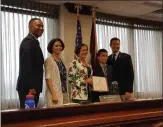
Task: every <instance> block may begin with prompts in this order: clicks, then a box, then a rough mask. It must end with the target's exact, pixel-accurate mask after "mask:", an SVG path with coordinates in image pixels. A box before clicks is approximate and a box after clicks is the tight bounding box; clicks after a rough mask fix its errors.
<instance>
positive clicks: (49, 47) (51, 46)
mask: <svg viewBox="0 0 163 127" xmlns="http://www.w3.org/2000/svg"><path fill="white" fill-rule="evenodd" d="M57 41H59V42H60V43H61V45H62V51H63V50H64V48H65V45H64V43H63V41H62V40H61V39H59V38H55V39H52V40H51V41H50V42H49V44H48V47H47V50H48V52H49V53H51V54H52V53H53V45H54V44H55V42H57Z"/></svg>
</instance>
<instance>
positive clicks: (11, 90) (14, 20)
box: [0, 9, 58, 110]
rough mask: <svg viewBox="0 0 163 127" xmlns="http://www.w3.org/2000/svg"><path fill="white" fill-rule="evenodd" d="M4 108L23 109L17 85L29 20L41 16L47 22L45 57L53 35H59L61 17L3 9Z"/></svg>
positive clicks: (44, 43)
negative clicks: (21, 44) (20, 57)
mask: <svg viewBox="0 0 163 127" xmlns="http://www.w3.org/2000/svg"><path fill="white" fill-rule="evenodd" d="M1 17H2V23H1V24H2V26H1V27H2V31H1V57H0V59H1V63H2V65H1V66H0V67H1V68H0V69H1V74H0V76H1V82H0V83H1V104H2V105H1V109H2V110H3V109H11V108H12V109H13V108H19V100H18V94H17V91H16V84H17V78H18V72H19V47H20V43H21V41H22V40H23V38H24V37H26V36H27V34H28V32H29V30H28V22H29V20H30V19H31V18H34V17H37V18H40V19H41V20H42V21H43V24H44V33H43V35H42V36H41V37H40V38H39V42H40V46H41V49H42V51H43V55H44V58H47V57H48V52H47V45H48V42H49V41H50V40H51V39H52V38H56V37H58V18H53V17H48V16H44V15H39V14H38V15H36V13H32V12H30V14H29V13H23V12H15V11H8V10H7V9H6V10H5V9H4V10H2V11H1ZM45 87H46V86H45V79H44V84H43V92H42V94H41V95H40V101H39V106H41V107H42V106H44V93H45Z"/></svg>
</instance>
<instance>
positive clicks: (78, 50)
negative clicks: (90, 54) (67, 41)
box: [75, 43, 88, 56]
mask: <svg viewBox="0 0 163 127" xmlns="http://www.w3.org/2000/svg"><path fill="white" fill-rule="evenodd" d="M83 46H86V47H87V48H88V46H87V45H86V44H84V43H81V44H79V45H77V46H76V47H75V54H76V55H77V56H79V53H80V50H81V48H82V47H83Z"/></svg>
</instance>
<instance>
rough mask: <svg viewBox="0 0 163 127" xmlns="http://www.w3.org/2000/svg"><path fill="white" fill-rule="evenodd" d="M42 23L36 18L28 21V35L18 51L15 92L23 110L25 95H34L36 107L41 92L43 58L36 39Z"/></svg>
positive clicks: (40, 34) (41, 29) (40, 33)
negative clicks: (17, 72) (17, 73)
mask: <svg viewBox="0 0 163 127" xmlns="http://www.w3.org/2000/svg"><path fill="white" fill-rule="evenodd" d="M43 31H44V29H43V23H42V21H41V20H40V19H38V18H33V19H31V20H30V21H29V34H28V35H27V36H26V37H25V38H24V39H23V41H22V42H21V45H20V50H19V76H18V80H17V88H16V89H17V91H18V94H19V100H20V108H25V100H26V95H27V94H28V93H29V92H31V93H32V94H33V95H34V99H35V103H36V107H37V104H38V101H39V95H40V93H41V92H42V84H43V64H44V58H43V54H42V50H41V48H40V45H39V41H38V37H40V36H42V33H43Z"/></svg>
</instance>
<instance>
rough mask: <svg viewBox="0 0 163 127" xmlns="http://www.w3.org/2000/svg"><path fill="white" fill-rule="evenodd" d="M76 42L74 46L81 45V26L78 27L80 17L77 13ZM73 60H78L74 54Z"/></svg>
mask: <svg viewBox="0 0 163 127" xmlns="http://www.w3.org/2000/svg"><path fill="white" fill-rule="evenodd" d="M76 28H77V29H76V31H77V32H76V42H75V46H77V45H79V44H81V43H82V32H81V25H80V17H79V13H77V27H76ZM74 59H78V56H77V54H74Z"/></svg>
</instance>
